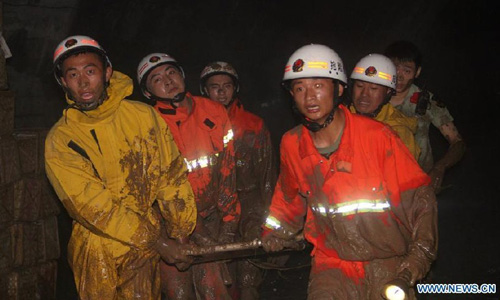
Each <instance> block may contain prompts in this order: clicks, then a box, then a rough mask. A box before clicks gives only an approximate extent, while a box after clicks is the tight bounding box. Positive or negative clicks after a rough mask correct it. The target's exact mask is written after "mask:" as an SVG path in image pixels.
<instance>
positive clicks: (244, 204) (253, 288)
mask: <svg viewBox="0 0 500 300" xmlns="http://www.w3.org/2000/svg"><path fill="white" fill-rule="evenodd" d="M239 86H240V85H239V78H238V73H237V72H236V70H235V69H234V68H233V66H232V65H230V64H229V63H227V62H223V61H216V62H212V63H210V64H208V65H207V66H206V67H205V68H204V69H203V70H202V72H201V76H200V90H201V92H202V94H203V95H205V96H207V97H209V98H210V99H211V100H212V101H214V102H217V103H220V104H222V105H224V106H225V107H226V109H227V111H228V114H229V119H230V121H231V124H232V126H233V131H234V151H235V156H236V186H237V190H238V199H239V201H240V204H241V219H240V224H239V232H238V234H239V239H240V240H242V241H251V240H254V239H256V238H260V235H261V225H262V224H263V223H264V222H265V218H266V216H267V209H268V208H269V204H270V203H271V197H272V193H273V190H274V185H275V183H276V168H275V161H274V159H273V155H274V154H273V148H272V144H271V137H270V134H269V131H268V129H267V127H266V126H265V124H264V121H263V120H262V119H261V118H260V117H258V116H256V115H254V114H252V113H250V112H248V111H247V110H245V109H244V107H243V104H242V103H241V101H240V99H239V97H238V92H239ZM237 276H238V278H237V279H238V285H239V290H240V299H242V300H246V299H258V298H259V293H258V287H259V285H260V283H261V281H262V275H261V272H260V270H259V268H257V267H255V266H254V265H253V264H251V263H250V262H249V261H247V260H240V261H238V272H237Z"/></svg>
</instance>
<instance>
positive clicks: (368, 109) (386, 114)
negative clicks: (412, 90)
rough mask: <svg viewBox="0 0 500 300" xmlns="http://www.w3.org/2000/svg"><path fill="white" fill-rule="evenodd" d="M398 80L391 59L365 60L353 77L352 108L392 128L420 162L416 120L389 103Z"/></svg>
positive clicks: (379, 57) (376, 57) (377, 55)
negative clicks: (416, 137)
mask: <svg viewBox="0 0 500 300" xmlns="http://www.w3.org/2000/svg"><path fill="white" fill-rule="evenodd" d="M396 78H397V75H396V66H395V65H394V64H393V63H392V61H391V60H390V59H389V58H388V57H385V56H384V55H381V54H376V53H374V54H369V55H367V56H365V57H363V58H362V59H360V60H359V61H358V63H357V64H356V66H355V67H354V70H353V71H352V74H351V80H352V91H351V95H352V99H351V100H352V103H351V105H350V107H349V109H350V111H351V112H353V113H358V114H362V115H364V116H367V117H370V118H373V119H375V120H377V121H379V122H382V123H385V124H387V125H389V126H390V127H391V128H392V129H393V130H394V131H396V133H397V134H398V136H399V137H400V138H401V140H402V141H403V143H404V144H405V145H406V147H407V148H408V150H410V153H411V154H412V155H413V157H414V158H415V159H416V160H418V157H419V155H420V148H419V147H418V145H417V142H416V141H415V134H416V132H417V119H416V118H413V117H408V116H406V115H404V114H403V113H402V112H400V111H398V110H397V109H395V108H394V107H393V106H392V105H390V104H389V100H391V96H392V95H393V94H394V93H395V89H396Z"/></svg>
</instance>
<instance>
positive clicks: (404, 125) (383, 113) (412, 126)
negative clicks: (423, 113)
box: [349, 104, 420, 160]
mask: <svg viewBox="0 0 500 300" xmlns="http://www.w3.org/2000/svg"><path fill="white" fill-rule="evenodd" d="M349 110H350V111H351V112H352V113H356V109H355V108H354V105H351V106H350V107H349ZM373 119H375V120H377V121H379V122H382V123H384V124H387V125H389V126H390V127H391V128H392V130H394V131H396V133H397V134H398V136H399V138H400V139H401V140H402V141H403V143H404V144H405V145H406V147H407V148H408V150H410V153H411V154H412V155H413V157H414V158H415V159H416V160H418V157H419V156H420V148H419V147H418V145H417V143H416V142H415V133H416V132H417V125H418V123H417V118H413V117H407V116H406V115H404V114H403V113H402V112H400V111H399V110H397V109H395V108H394V107H393V106H392V105H390V104H385V105H384V106H382V109H381V110H380V112H379V113H378V114H377V116H376V117H375V118H373Z"/></svg>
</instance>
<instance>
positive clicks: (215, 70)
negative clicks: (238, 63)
mask: <svg viewBox="0 0 500 300" xmlns="http://www.w3.org/2000/svg"><path fill="white" fill-rule="evenodd" d="M220 74H223V75H228V76H229V77H231V78H232V79H233V81H234V85H235V87H236V93H238V92H239V90H240V84H239V77H238V73H236V70H235V69H234V67H233V66H232V65H231V64H229V63H227V62H225V61H214V62H212V63H209V64H208V65H207V66H206V67H205V68H204V69H203V71H201V75H200V91H201V93H202V94H205V82H206V81H207V79H208V78H209V77H210V76H213V75H220Z"/></svg>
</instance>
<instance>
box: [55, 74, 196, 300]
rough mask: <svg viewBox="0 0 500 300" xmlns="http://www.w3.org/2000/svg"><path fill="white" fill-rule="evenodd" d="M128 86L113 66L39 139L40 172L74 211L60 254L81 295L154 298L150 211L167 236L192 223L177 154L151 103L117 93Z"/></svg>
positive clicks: (156, 228)
mask: <svg viewBox="0 0 500 300" xmlns="http://www.w3.org/2000/svg"><path fill="white" fill-rule="evenodd" d="M132 89H133V84H132V80H131V79H130V78H129V77H128V76H126V75H124V74H121V73H119V72H116V71H115V72H114V74H113V76H112V78H111V81H110V86H109V87H108V88H107V92H108V95H109V97H108V99H107V100H105V101H104V102H103V103H102V104H101V105H100V106H99V107H98V108H97V109H95V110H91V111H86V112H82V111H79V110H77V109H74V108H69V109H67V110H65V111H64V115H63V117H62V118H61V119H60V120H59V121H58V122H57V123H56V124H55V125H54V126H53V128H52V129H51V131H50V132H49V134H48V136H47V139H46V145H45V159H46V169H47V175H48V177H49V179H50V181H51V183H52V185H53V186H54V189H55V191H56V192H57V195H58V196H59V198H60V199H61V201H62V203H63V205H64V207H65V208H66V210H67V211H68V213H69V215H70V216H71V217H72V218H73V219H74V222H73V232H72V235H71V239H70V241H69V245H68V259H69V262H70V265H71V267H72V269H73V272H74V276H75V282H76V287H77V289H78V293H79V296H80V298H81V299H136V298H138V297H139V298H140V299H160V286H159V271H158V262H159V254H158V253H157V252H156V251H154V250H153V249H152V246H153V245H154V244H155V242H156V241H157V239H158V236H159V234H160V218H161V217H160V215H159V214H158V211H160V212H161V214H162V215H163V217H164V219H165V221H166V227H167V232H168V234H169V236H170V237H172V238H177V237H186V236H188V235H189V234H190V233H191V232H192V231H193V229H194V227H195V224H196V214H197V213H196V204H195V201H194V196H193V192H192V189H191V186H190V185H189V183H188V181H187V169H186V165H185V163H184V160H183V158H182V157H181V156H180V154H179V151H178V149H177V147H176V145H175V143H174V141H173V138H172V136H171V134H170V131H169V129H168V127H167V126H166V124H165V122H164V121H163V120H162V119H161V117H160V116H159V115H158V114H157V113H156V112H155V110H154V109H153V107H151V106H149V105H146V104H143V103H140V102H135V101H129V100H123V99H124V98H125V97H126V96H128V95H130V94H131V93H132ZM68 102H69V103H70V104H71V103H72V101H71V100H68ZM156 200H157V202H158V207H159V210H157V209H153V203H154V202H155V201H156Z"/></svg>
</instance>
